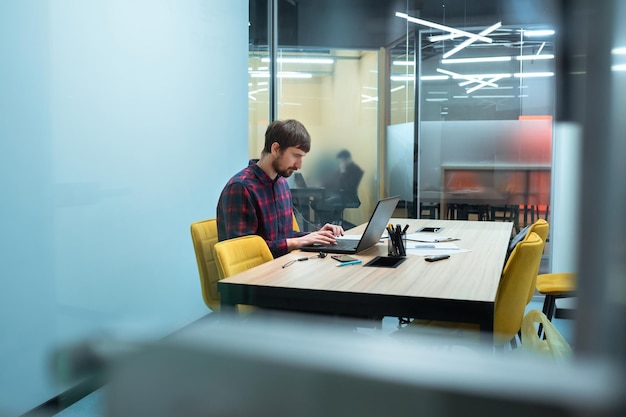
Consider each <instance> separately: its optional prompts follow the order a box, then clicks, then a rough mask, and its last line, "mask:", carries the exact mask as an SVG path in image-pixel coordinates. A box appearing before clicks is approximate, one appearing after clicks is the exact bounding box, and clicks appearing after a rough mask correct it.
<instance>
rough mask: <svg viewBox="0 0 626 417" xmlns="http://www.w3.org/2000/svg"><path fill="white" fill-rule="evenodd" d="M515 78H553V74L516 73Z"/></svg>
mask: <svg viewBox="0 0 626 417" xmlns="http://www.w3.org/2000/svg"><path fill="white" fill-rule="evenodd" d="M513 76H514V77H515V78H537V77H553V76H554V73H553V72H516V73H515V74H513Z"/></svg>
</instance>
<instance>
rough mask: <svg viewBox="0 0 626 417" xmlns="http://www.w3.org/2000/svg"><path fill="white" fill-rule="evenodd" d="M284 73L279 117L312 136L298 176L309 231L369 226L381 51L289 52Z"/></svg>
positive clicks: (298, 202) (282, 59)
mask: <svg viewBox="0 0 626 417" xmlns="http://www.w3.org/2000/svg"><path fill="white" fill-rule="evenodd" d="M277 75H278V89H277V96H278V97H277V98H278V117H279V118H280V119H291V118H293V119H297V120H299V121H301V122H302V123H303V124H304V125H305V126H306V128H307V129H308V131H309V133H310V134H311V137H312V147H311V152H310V153H309V154H308V155H307V157H306V158H305V160H304V164H303V167H302V170H301V172H299V173H298V174H300V175H298V178H296V177H295V176H294V177H292V178H290V184H291V186H292V194H293V196H294V203H295V206H296V209H297V210H298V211H299V213H298V214H299V215H301V218H302V219H303V220H304V226H305V229H307V230H308V229H311V228H315V227H317V226H318V225H320V224H323V223H326V222H335V223H341V224H343V225H344V227H351V226H352V225H357V224H361V223H363V222H365V221H367V219H368V218H369V215H370V213H371V211H372V210H373V208H374V205H375V203H376V201H377V184H376V177H377V162H376V158H377V155H378V152H377V126H378V125H377V109H378V52H377V51H368V50H337V49H329V50H319V49H317V50H310V51H307V50H304V51H303V50H299V51H294V50H293V49H287V48H282V49H280V50H279V56H278V74H277ZM257 147H258V146H257ZM345 156H348V157H349V158H345ZM296 180H298V181H297V182H296Z"/></svg>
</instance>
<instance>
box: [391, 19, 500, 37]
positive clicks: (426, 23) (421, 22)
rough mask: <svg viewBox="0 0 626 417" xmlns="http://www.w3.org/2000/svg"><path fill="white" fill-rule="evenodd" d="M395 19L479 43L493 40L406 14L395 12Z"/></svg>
mask: <svg viewBox="0 0 626 417" xmlns="http://www.w3.org/2000/svg"><path fill="white" fill-rule="evenodd" d="M396 17H400V18H403V19H406V20H407V21H409V22H412V23H417V24H418V25H422V26H428V27H431V28H433V29H439V30H443V31H446V32H450V33H455V34H457V36H466V37H468V38H473V39H476V40H481V41H483V42H487V43H491V42H493V40H492V39H491V38H487V37H485V36H483V35H480V34H478V35H477V34H475V33H472V32H466V31H464V30H461V29H456V28H453V27H450V26H445V25H440V24H439V23H434V22H429V21H428V20H423V19H418V18H416V17H412V16H409V15H408V14H406V13H401V12H396Z"/></svg>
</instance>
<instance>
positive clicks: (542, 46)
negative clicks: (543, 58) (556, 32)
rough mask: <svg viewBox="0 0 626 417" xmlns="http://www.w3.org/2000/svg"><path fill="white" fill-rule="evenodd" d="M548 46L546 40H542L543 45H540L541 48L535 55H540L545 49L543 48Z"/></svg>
mask: <svg viewBox="0 0 626 417" xmlns="http://www.w3.org/2000/svg"><path fill="white" fill-rule="evenodd" d="M545 46H546V43H545V42H541V46H540V47H539V50H538V51H537V53H536V54H535V55H539V54H541V51H543V48H544V47H545Z"/></svg>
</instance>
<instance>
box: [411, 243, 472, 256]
mask: <svg viewBox="0 0 626 417" xmlns="http://www.w3.org/2000/svg"><path fill="white" fill-rule="evenodd" d="M465 252H470V250H469V249H462V248H460V247H458V246H457V245H456V244H454V243H418V242H411V241H408V242H407V243H406V254H407V255H417V256H429V255H455V254H457V253H465Z"/></svg>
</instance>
